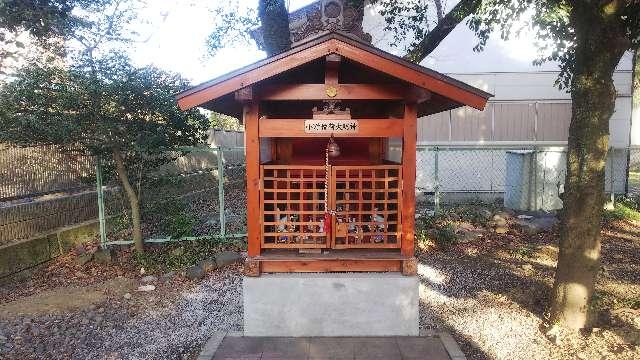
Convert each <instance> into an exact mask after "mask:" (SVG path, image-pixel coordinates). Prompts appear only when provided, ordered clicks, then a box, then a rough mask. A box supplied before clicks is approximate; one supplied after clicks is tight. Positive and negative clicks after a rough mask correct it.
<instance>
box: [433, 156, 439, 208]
mask: <svg viewBox="0 0 640 360" xmlns="http://www.w3.org/2000/svg"><path fill="white" fill-rule="evenodd" d="M433 150H434V154H433V160H434V162H435V164H434V166H433V172H434V174H433V182H434V184H433V190H434V195H433V205H434V208H435V209H434V210H435V213H436V214H438V213H439V212H440V178H439V174H438V147H437V146H436V147H434V148H433Z"/></svg>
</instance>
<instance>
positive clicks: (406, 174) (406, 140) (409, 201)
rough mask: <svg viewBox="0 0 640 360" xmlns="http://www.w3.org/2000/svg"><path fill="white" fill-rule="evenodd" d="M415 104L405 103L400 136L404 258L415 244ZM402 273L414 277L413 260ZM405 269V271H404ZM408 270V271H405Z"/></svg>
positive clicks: (409, 253) (412, 251) (410, 252)
mask: <svg viewBox="0 0 640 360" xmlns="http://www.w3.org/2000/svg"><path fill="white" fill-rule="evenodd" d="M416 111H417V110H416V104H415V103H407V104H405V106H404V121H403V135H402V247H401V252H402V255H404V256H409V257H413V256H414V249H415V246H414V243H415V222H416V221H415V212H416V140H417V119H416V116H417V113H416ZM405 262H407V263H405V264H403V270H404V271H403V273H404V274H405V275H414V274H411V272H414V271H415V270H413V269H415V265H414V266H411V264H410V263H408V262H413V263H414V264H415V259H411V260H405ZM405 269H406V270H405ZM407 270H408V271H407Z"/></svg>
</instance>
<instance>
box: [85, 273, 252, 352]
mask: <svg viewBox="0 0 640 360" xmlns="http://www.w3.org/2000/svg"><path fill="white" fill-rule="evenodd" d="M241 329H242V276H241V274H240V272H239V271H238V269H237V268H236V267H228V268H225V269H223V270H219V271H216V272H215V273H213V274H212V275H211V276H210V277H208V278H206V279H204V280H203V281H202V282H201V283H200V284H198V285H197V286H195V287H194V288H192V289H190V290H188V291H186V292H184V293H182V294H181V296H180V297H179V298H178V300H177V301H176V303H175V306H173V307H172V308H169V309H158V310H157V311H150V312H148V313H146V314H145V316H144V317H142V316H136V317H135V318H133V319H130V320H129V321H127V323H126V324H125V326H124V330H119V331H117V332H116V331H114V330H112V331H110V332H109V333H106V334H104V337H103V339H102V341H101V342H100V344H101V345H100V347H97V348H94V349H93V351H92V352H91V353H89V354H87V356H86V358H91V359H94V358H100V359H104V358H106V359H182V358H183V356H182V355H183V354H184V353H187V352H189V350H190V349H193V348H194V347H199V346H201V345H202V344H204V343H205V342H206V340H207V339H208V338H209V337H210V336H211V335H212V334H213V333H214V332H216V331H239V330H241Z"/></svg>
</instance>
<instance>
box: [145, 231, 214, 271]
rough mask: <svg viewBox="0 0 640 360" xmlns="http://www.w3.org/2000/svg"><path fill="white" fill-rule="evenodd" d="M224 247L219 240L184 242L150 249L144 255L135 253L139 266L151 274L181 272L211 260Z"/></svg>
mask: <svg viewBox="0 0 640 360" xmlns="http://www.w3.org/2000/svg"><path fill="white" fill-rule="evenodd" d="M222 247H223V244H222V242H221V241H219V240H217V239H210V240H209V239H207V240H194V241H183V242H180V243H172V244H162V245H156V246H154V247H150V248H149V249H147V251H145V252H144V253H142V254H140V253H137V252H136V253H135V254H134V259H135V261H136V263H137V265H138V266H141V267H144V268H145V270H147V271H148V272H151V273H158V272H165V271H169V270H179V269H183V268H185V267H188V266H192V265H195V264H197V263H198V262H200V261H202V260H204V259H207V258H210V257H211V256H213V255H214V254H215V253H216V252H218V251H220V250H221V249H222Z"/></svg>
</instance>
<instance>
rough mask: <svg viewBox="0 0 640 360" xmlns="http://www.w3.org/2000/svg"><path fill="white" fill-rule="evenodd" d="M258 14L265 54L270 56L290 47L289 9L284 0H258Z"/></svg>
mask: <svg viewBox="0 0 640 360" xmlns="http://www.w3.org/2000/svg"><path fill="white" fill-rule="evenodd" d="M258 16H259V17H260V22H261V23H262V40H263V43H264V47H265V51H266V52H267V55H269V56H272V55H275V54H279V53H281V52H283V51H286V50H288V49H289V48H290V47H291V33H290V32H289V11H287V7H286V6H285V5H284V0H260V3H259V4H258Z"/></svg>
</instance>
